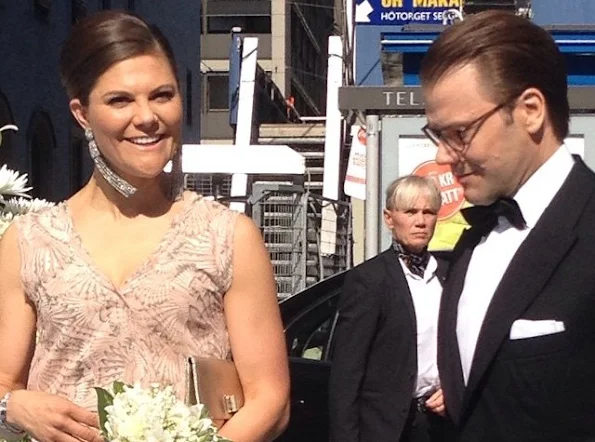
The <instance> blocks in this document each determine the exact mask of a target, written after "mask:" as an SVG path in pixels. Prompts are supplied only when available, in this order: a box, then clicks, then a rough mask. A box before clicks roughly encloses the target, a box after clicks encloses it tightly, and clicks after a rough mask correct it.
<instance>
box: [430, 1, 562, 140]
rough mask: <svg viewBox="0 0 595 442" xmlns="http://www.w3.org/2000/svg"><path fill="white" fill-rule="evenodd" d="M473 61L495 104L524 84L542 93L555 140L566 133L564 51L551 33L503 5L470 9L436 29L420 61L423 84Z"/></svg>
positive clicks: (518, 91) (512, 95) (519, 91)
mask: <svg viewBox="0 0 595 442" xmlns="http://www.w3.org/2000/svg"><path fill="white" fill-rule="evenodd" d="M468 64H473V65H474V66H475V67H476V68H477V69H478V71H479V73H480V75H481V81H482V83H483V86H484V87H485V88H486V89H485V90H486V91H487V92H488V93H490V95H491V97H492V98H493V99H494V100H495V102H496V103H497V104H502V103H507V102H509V101H512V100H513V99H515V98H516V97H518V96H519V95H521V94H522V93H523V91H525V90H526V89H527V88H530V87H534V88H536V89H539V90H540V91H541V93H542V94H543V95H544V97H545V100H546V105H547V110H548V114H549V118H550V121H551V122H552V126H553V130H554V134H555V135H556V137H557V138H558V141H560V142H561V141H562V140H564V138H566V137H567V136H568V124H569V123H568V122H569V118H570V109H569V105H568V96H567V93H568V84H567V76H566V75H567V73H566V63H565V60H564V56H563V55H562V53H561V52H560V50H559V49H558V47H557V45H556V43H555V42H554V39H553V38H552V36H551V35H550V34H549V33H548V32H547V31H546V30H545V29H543V28H541V27H539V26H537V25H536V24H534V23H532V22H531V21H529V20H527V19H525V18H522V17H519V16H516V15H514V14H512V13H509V12H504V11H485V12H481V13H479V14H475V15H471V16H469V17H467V18H465V20H463V21H461V22H458V23H456V24H454V25H452V26H451V27H449V28H447V29H446V30H445V31H444V32H442V33H441V34H440V35H439V36H438V38H437V39H436V40H435V41H434V43H433V44H432V45H431V46H430V49H429V50H428V52H427V53H426V55H425V57H424V59H423V60H422V64H421V71H420V78H421V84H422V86H423V87H428V88H432V87H433V86H435V85H436V84H437V83H438V82H439V80H441V79H442V78H443V77H444V76H445V75H447V74H449V73H450V72H452V71H453V70H455V69H457V68H461V67H463V66H465V65H468Z"/></svg>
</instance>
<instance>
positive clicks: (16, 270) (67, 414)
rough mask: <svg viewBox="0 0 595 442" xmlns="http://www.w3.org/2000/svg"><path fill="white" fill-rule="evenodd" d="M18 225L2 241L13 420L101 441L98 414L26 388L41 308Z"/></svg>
mask: <svg viewBox="0 0 595 442" xmlns="http://www.w3.org/2000/svg"><path fill="white" fill-rule="evenodd" d="M20 267H21V258H20V252H19V245H18V238H17V231H16V227H15V226H11V227H10V228H9V229H8V230H7V231H6V233H5V234H4V236H3V237H2V240H1V241H0V355H2V356H1V357H0V397H3V396H4V395H5V394H6V393H7V392H13V394H12V395H11V397H10V399H9V401H8V406H7V415H6V417H7V422H8V424H10V425H12V426H16V427H18V428H23V429H25V430H26V431H27V432H29V433H30V434H31V435H32V436H34V437H35V438H36V439H38V440H41V441H44V442H45V441H60V442H62V441H64V442H71V441H72V442H74V441H76V440H77V439H75V438H74V437H73V436H76V437H78V438H79V439H80V440H83V441H89V442H100V441H102V440H103V438H101V436H100V434H99V431H98V430H97V429H96V428H97V427H98V422H97V416H96V415H94V414H93V413H91V412H90V411H87V410H85V409H83V408H80V407H78V406H77V405H75V404H73V403H72V402H70V401H68V400H66V399H64V398H61V397H58V396H53V395H50V394H47V393H43V392H32V391H26V390H25V388H26V385H27V378H28V374H29V367H30V365H31V359H32V357H33V351H34V349H35V321H36V315H35V309H34V307H33V306H32V305H31V303H30V301H29V300H28V299H27V296H26V295H25V291H24V289H23V285H22V282H21V269H20Z"/></svg>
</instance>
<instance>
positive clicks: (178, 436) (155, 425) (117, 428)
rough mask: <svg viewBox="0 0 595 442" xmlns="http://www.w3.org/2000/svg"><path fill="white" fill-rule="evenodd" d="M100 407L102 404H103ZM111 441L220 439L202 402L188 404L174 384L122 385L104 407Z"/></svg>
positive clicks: (197, 441) (201, 441) (204, 441)
mask: <svg viewBox="0 0 595 442" xmlns="http://www.w3.org/2000/svg"><path fill="white" fill-rule="evenodd" d="M100 407H101V405H100ZM105 411H106V412H107V420H106V422H105V428H104V429H105V433H106V434H105V436H106V439H107V440H108V441H109V442H217V441H223V440H224V439H222V438H220V437H219V436H217V433H216V428H215V427H214V425H213V421H212V420H211V419H210V418H209V417H208V415H207V413H206V409H205V407H204V406H203V405H194V406H192V407H188V406H186V405H185V404H184V403H183V402H181V401H179V400H178V399H177V398H176V396H175V394H174V391H173V389H172V387H165V388H160V387H159V386H158V385H153V386H151V387H150V388H147V389H144V388H141V387H140V386H139V385H135V386H134V387H127V386H124V387H123V391H121V392H119V393H117V394H115V395H114V396H113V403H112V404H111V405H108V406H106V407H105Z"/></svg>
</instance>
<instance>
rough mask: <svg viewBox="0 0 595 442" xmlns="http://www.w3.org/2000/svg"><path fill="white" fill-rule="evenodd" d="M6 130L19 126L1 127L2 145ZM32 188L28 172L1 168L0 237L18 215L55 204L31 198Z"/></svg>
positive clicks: (4, 166) (0, 142)
mask: <svg viewBox="0 0 595 442" xmlns="http://www.w3.org/2000/svg"><path fill="white" fill-rule="evenodd" d="M5 130H15V131H16V130H17V127H16V126H14V125H12V124H9V125H6V126H3V127H0V145H1V144H2V132H3V131H5ZM31 189H32V188H31V187H27V174H24V175H19V173H18V172H15V171H14V170H10V169H9V168H7V167H6V164H5V165H3V166H2V167H1V168H0V238H1V237H2V235H3V234H4V232H5V231H6V229H7V228H8V226H9V225H10V224H11V223H12V222H13V221H14V220H15V219H16V218H17V217H18V216H20V215H24V214H25V213H27V212H34V211H37V210H41V209H43V208H45V207H49V206H53V203H50V202H48V201H46V200H42V199H37V198H34V199H31V196H30V195H29V193H28V192H29V191H30V190H31Z"/></svg>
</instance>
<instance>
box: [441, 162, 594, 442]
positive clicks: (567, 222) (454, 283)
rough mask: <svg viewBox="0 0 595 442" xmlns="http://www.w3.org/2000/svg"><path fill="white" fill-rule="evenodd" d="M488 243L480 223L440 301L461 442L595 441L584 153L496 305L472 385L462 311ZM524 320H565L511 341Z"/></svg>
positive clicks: (446, 386)
mask: <svg viewBox="0 0 595 442" xmlns="http://www.w3.org/2000/svg"><path fill="white" fill-rule="evenodd" d="M479 240H480V235H479V234H478V233H477V231H476V229H473V228H471V229H469V230H467V231H465V232H464V233H463V235H462V236H461V239H460V240H459V242H458V243H457V246H456V247H455V250H454V252H453V259H452V263H451V266H450V271H449V275H448V280H447V283H446V285H445V287H444V291H443V295H442V298H441V307H440V320H439V330H438V368H439V371H440V378H441V382H442V389H443V392H444V395H445V400H446V409H447V413H448V416H449V418H450V419H451V420H452V421H453V423H454V424H455V426H456V428H457V435H458V436H457V439H458V440H460V441H464V442H467V441H469V442H477V441H481V442H491V441H494V442H496V441H497V442H502V441H506V442H514V441H522V442H529V441H540V442H547V441H552V442H554V441H556V442H560V441H565V442H566V441H595V174H593V172H592V171H591V170H589V169H588V168H587V166H585V164H584V163H583V162H582V160H580V159H575V165H574V166H573V168H572V170H571V172H570V175H569V176H568V177H567V179H566V181H565V182H564V184H563V186H562V187H561V189H560V190H559V191H558V193H557V194H556V195H555V197H554V199H553V201H552V202H551V204H550V205H549V206H548V207H547V209H546V210H545V212H544V213H543V214H542V216H541V218H540V219H539V220H538V222H537V224H536V225H535V226H534V228H533V229H532V230H531V232H530V233H529V235H528V237H527V238H526V239H525V241H524V242H523V243H522V244H521V246H520V248H519V249H518V251H517V252H516V254H515V255H514V257H513V258H512V261H511V263H510V265H509V267H508V269H507V270H506V272H505V274H504V276H503V277H502V280H501V281H500V284H499V285H498V287H497V289H496V291H495V293H494V296H493V298H492V300H491V303H490V305H489V307H488V310H487V313H486V316H485V318H484V321H483V324H482V327H481V330H480V334H479V338H478V341H477V345H476V349H475V354H474V358H473V362H472V365H471V370H470V373H469V379H468V383H467V385H466V386H465V384H464V381H463V374H462V369H461V362H460V355H459V347H458V343H457V334H456V328H457V309H458V302H459V298H460V296H461V290H462V288H463V285H464V280H465V274H466V271H467V267H468V264H469V260H470V258H471V255H472V252H473V249H474V247H475V246H476V244H477V243H478V242H479ZM482 271H485V272H486V273H487V272H489V271H490V269H489V268H485V269H483V270H482ZM518 320H527V321H545V320H553V321H557V322H556V324H557V325H556V327H553V326H551V323H550V326H549V327H547V326H546V327H544V326H543V324H544V323H537V322H531V323H528V322H526V323H525V325H527V324H528V325H529V326H530V327H526V329H525V330H524V332H522V333H520V334H519V333H513V335H516V336H513V337H514V338H516V339H511V337H510V331H511V328H512V327H513V324H514V323H515V321H518ZM518 324H519V323H517V324H516V325H518ZM540 326H541V328H542V333H539V332H538V329H539V328H540ZM562 329H563V331H562Z"/></svg>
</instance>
